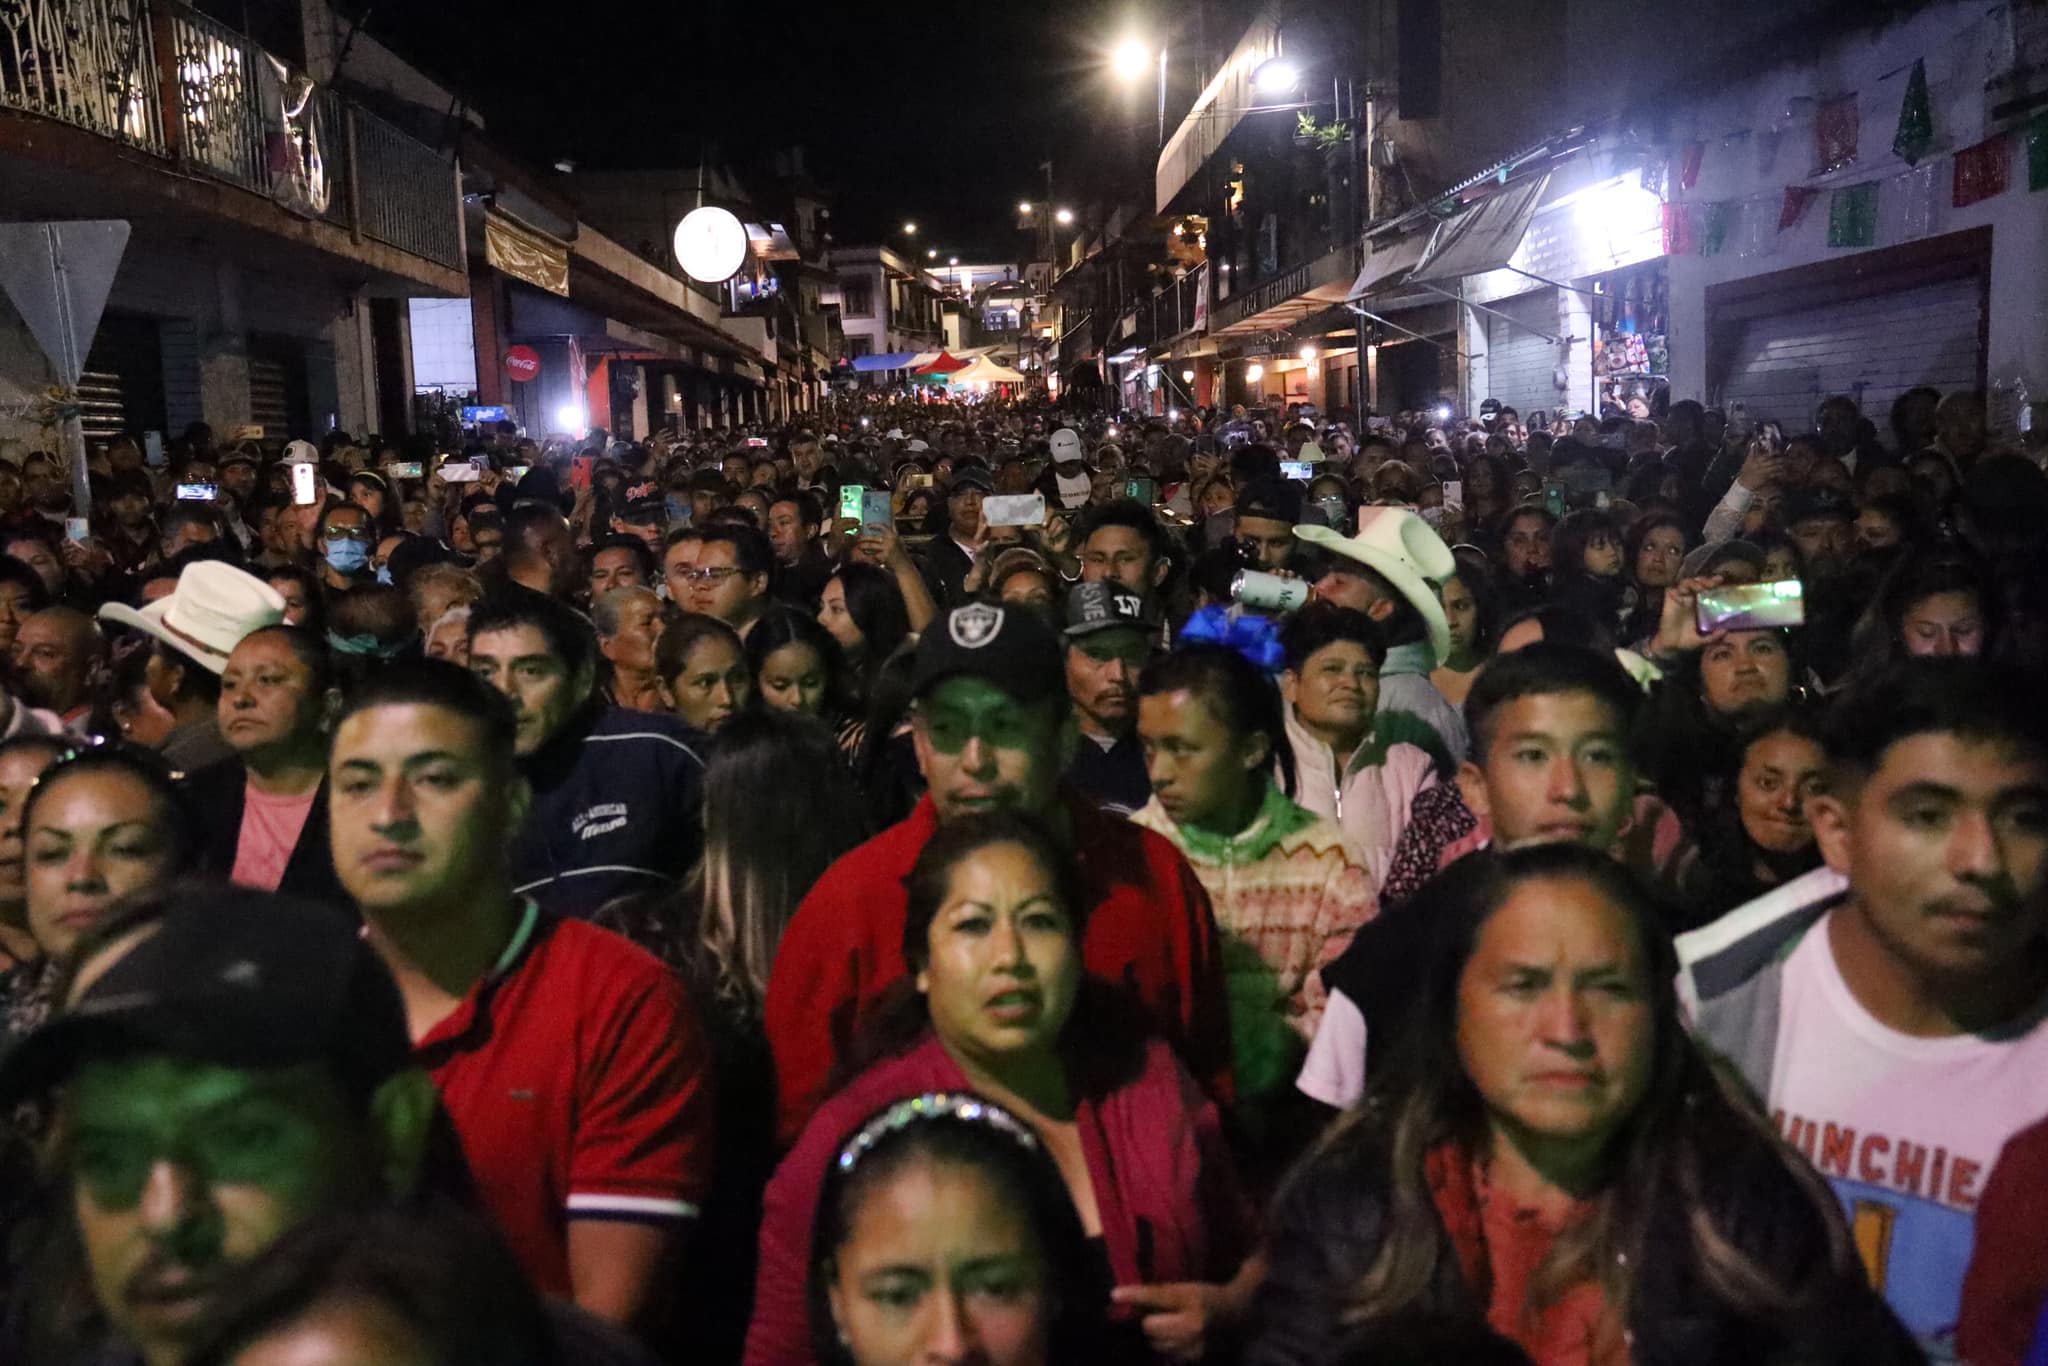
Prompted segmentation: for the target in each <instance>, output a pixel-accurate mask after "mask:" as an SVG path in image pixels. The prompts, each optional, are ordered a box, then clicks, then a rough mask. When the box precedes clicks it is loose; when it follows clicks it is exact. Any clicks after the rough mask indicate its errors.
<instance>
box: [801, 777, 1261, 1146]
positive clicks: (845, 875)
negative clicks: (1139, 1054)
mask: <svg viewBox="0 0 2048 1366" xmlns="http://www.w3.org/2000/svg"><path fill="white" fill-rule="evenodd" d="M1068 810H1069V813H1070V814H1071V817H1072V820H1073V832H1074V844H1075V848H1076V850H1077V854H1078V857H1079V859H1080V873H1081V879H1080V880H1081V893H1082V896H1083V897H1084V898H1085V899H1086V900H1087V901H1088V903H1089V908H1088V912H1087V922H1086V926H1085V928H1084V929H1083V931H1082V942H1081V956H1082V960H1083V962H1084V964H1085V965H1086V967H1087V969H1088V971H1089V972H1090V973H1092V974H1094V975H1095V976H1096V977H1099V978H1102V979H1103V980H1105V981H1107V982H1110V983H1112V984H1114V985H1117V986H1122V987H1126V988H1128V989H1129V990H1130V991H1131V992H1132V993H1133V994H1134V995H1135V996H1136V998H1137V999H1138V1001H1139V1002H1140V1003H1141V1004H1142V1005H1143V1006H1144V1007H1145V1009H1146V1012H1147V1013H1148V1015H1149V1016H1150V1019H1151V1022H1152V1027H1153V1028H1154V1029H1155V1030H1157V1031H1158V1033H1159V1034H1160V1035H1161V1036H1162V1037H1164V1038H1165V1039H1166V1040H1167V1041H1168V1042H1170V1043H1172V1044H1173V1045H1174V1046H1175V1047H1176V1048H1177V1049H1179V1050H1180V1055H1181V1058H1182V1059H1183V1060H1184V1061H1185V1062H1186V1063H1187V1065H1188V1069H1189V1070H1190V1071H1191V1072H1193V1073H1194V1074H1195V1076H1196V1077H1197V1078H1199V1079H1200V1080H1201V1081H1202V1083H1203V1084H1204V1085H1206V1086H1207V1087H1208V1088H1209V1093H1210V1094H1211V1095H1212V1096H1214V1097H1215V1098H1216V1099H1217V1100H1218V1101H1220V1102H1222V1103H1224V1104H1228V1103H1229V1101H1230V1100H1231V1098H1232V1094H1233V1093H1232V1090H1231V1077H1230V1006H1229V1003H1228V998H1227V997H1226V995H1225V994H1224V985H1223V958H1222V951H1221V948H1220V946H1219V944H1218V936H1217V931H1216V913H1215V912H1214V911H1213V910H1212V909H1211V908H1210V906H1209V894H1208V893H1207V892H1205V891H1203V890H1202V884H1201V882H1200V881H1198V880H1197V879H1196V877H1195V870H1194V869H1193V868H1191V867H1190V866H1189V865H1188V861H1187V860H1186V859H1184V858H1182V857H1181V856H1180V851H1179V850H1177V849H1175V848H1174V847H1173V845H1172V844H1170V843H1169V842H1167V841H1166V840H1164V839H1162V838H1160V837H1159V836H1158V835H1155V834H1153V833H1152V832H1151V831H1149V830H1143V829H1140V828H1139V827H1138V826H1135V825H1133V824H1131V823H1130V822H1129V821H1127V820H1125V819H1123V818H1122V817H1121V816H1111V815H1108V814H1106V813H1104V812H1103V811H1101V810H1099V809H1097V808H1096V807H1094V806H1093V805H1090V804H1089V803H1087V802H1086V801H1085V800H1083V799H1080V798H1075V799H1072V800H1070V801H1069V803H1068ZM937 829H938V815H937V813H936V812H935V811H934V810H933V807H932V800H931V798H930V797H926V798H924V799H923V800H922V801H920V802H919V803H918V804H917V809H916V810H914V811H912V812H911V813H910V815H909V816H908V817H907V818H905V819H904V820H903V821H901V822H899V823H898V824H896V825H893V826H891V827H890V828H889V829H887V830H884V831H883V832H882V833H881V834H879V835H877V836H875V837H874V838H873V839H871V840H869V841H868V842H867V843H866V844H863V845H861V846H860V847H859V848H858V849H855V850H853V851H852V852H850V853H848V854H847V855H846V856H845V857H843V858H841V859H840V860H839V861H838V862H837V863H835V864H833V865H832V866H831V867H830V868H828V869H826V870H825V876H823V877H821V878H819V879H818V885H817V886H815V887H813V888H811V891H810V894H809V895H808V896H806V897H805V898H804V900H803V904H802V905H801V906H799V907H797V912H796V915H795V917H794V918H793V919H791V921H790V923H789V929H788V930H787V931H785V932H784V934H783V936H782V944H781V946H780V947H779V948H777V949H776V951H775V969H774V971H773V972H772V973H771V974H770V975H769V979H768V1005H767V1019H766V1024H767V1030H768V1044H769V1047H770V1048H772V1049H773V1050H774V1053H775V1082H776V1132H777V1134H778V1135H779V1136H780V1138H781V1141H782V1142H784V1143H789V1142H792V1141H794V1139H795V1138H796V1136H797V1134H798V1133H799V1132H801V1131H802V1129H803V1126H804V1122H805V1121H806V1120H808V1119H809V1118H810V1117H811V1112H812V1111H813V1110H815V1109H817V1108H818V1104H819V1102H820V1101H822V1100H823V1099H824V1097H825V1085H826V1081H827V1079H828V1078H829V1077H830V1076H831V1075H832V1071H833V1066H834V1064H836V1063H837V1062H838V1061H839V1060H840V1059H841V1058H843V1057H845V1056H846V1054H847V1052H848V1051H849V1049H850V1047H851V1045H852V1042H853V1040H854V1038H855V1036H856V1031H857V1030H858V1029H859V1027H860V1023H861V1018H862V1016H863V1014H864V1013H867V1012H871V1011H872V1010H873V1009H874V1007H875V1005H876V1003H877V1002H878V1000H879V999H880V997H881V996H882V994H883V992H885V991H886V990H887V989H888V988H889V987H890V986H891V985H893V984H894V983H896V982H898V981H900V980H901V979H902V978H903V977H904V976H905V975H906V970H905V968H904V965H903V918H904V914H905V901H906V897H905V894H904V890H903V879H904V878H905V877H906V876H908V875H909V873H910V869H911V865H912V864H914V863H916V862H917V856H918V854H919V852H921V851H922V850H923V849H924V846H925V841H927V840H929V839H930V838H931V837H932V834H933V832H934V831H936V830H937Z"/></svg>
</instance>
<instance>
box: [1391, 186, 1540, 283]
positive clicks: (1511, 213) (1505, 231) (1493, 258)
mask: <svg viewBox="0 0 2048 1366" xmlns="http://www.w3.org/2000/svg"><path fill="white" fill-rule="evenodd" d="M1549 184H1550V177H1549V175H1548V174H1544V175H1537V176H1530V177H1529V178H1528V179H1527V180H1522V181H1517V182H1515V183H1514V184H1511V185H1509V186H1507V187H1506V188H1504V189H1502V190H1501V191H1500V192H1499V193H1497V194H1494V195H1490V196H1488V197H1487V198H1485V199H1483V200H1481V201H1480V202H1479V203H1478V204H1476V205H1474V206H1473V207H1472V208H1469V209H1467V210H1466V211H1465V212H1463V213H1461V214H1459V215H1458V216H1457V217H1456V218H1452V219H1448V220H1446V221H1444V222H1442V223H1439V224H1437V228H1436V231H1435V232H1434V233H1432V234H1431V235H1430V239H1429V249H1428V250H1427V251H1425V252H1423V253H1422V259H1421V260H1420V261H1419V262H1417V263H1416V266H1415V269H1414V271H1413V272H1411V273H1410V274H1409V276H1408V283H1410V284H1418V285H1420V284H1448V283H1449V282H1451V281H1453V280H1462V279H1464V278H1465V277H1466V276H1467V275H1484V274H1485V273H1486V272H1487V271H1489V270H1499V269H1500V268H1501V267H1502V266H1505V265H1506V264H1507V263H1508V260H1509V258H1511V257H1512V256H1513V255H1514V254H1515V249H1516V248H1517V247H1519V246H1521V245H1522V238H1523V237H1524V236H1525V235H1526V234H1527V233H1528V231H1529V220H1530V219H1532V218H1534V217H1535V216H1536V206H1537V204H1539V203H1541V202H1542V199H1543V191H1544V190H1545V189H1546V188H1547V187H1548V186H1549Z"/></svg>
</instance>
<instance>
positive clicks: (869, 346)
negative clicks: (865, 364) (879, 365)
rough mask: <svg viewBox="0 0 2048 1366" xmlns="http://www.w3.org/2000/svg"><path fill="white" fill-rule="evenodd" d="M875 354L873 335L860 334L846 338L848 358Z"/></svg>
mask: <svg viewBox="0 0 2048 1366" xmlns="http://www.w3.org/2000/svg"><path fill="white" fill-rule="evenodd" d="M874 354H875V339H874V338H873V337H867V336H860V337H848V338H847V339H846V358H847V359H848V360H852V359H853V358H854V357H855V356H872V355H874Z"/></svg>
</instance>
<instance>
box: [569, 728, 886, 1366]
mask: <svg viewBox="0 0 2048 1366" xmlns="http://www.w3.org/2000/svg"><path fill="white" fill-rule="evenodd" d="M866 809H867V808H866V805H865V803H864V802H863V801H862V799H861V794H860V790H859V789H858V788H857V787H856V786H855V785H854V782H853V778H852V775H851V774H850V773H848V772H847V770H846V765H845V762H844V760H843V759H842V758H841V757H840V755H839V751H838V746H837V745H836V744H835V743H834V741H833V739H832V736H831V734H830V733H829V732H828V731H826V730H825V728H824V727H823V726H821V725H819V724H818V723H817V722H816V721H814V720H812V719H811V718H809V717H807V716H802V715H798V714H796V713H792V712H788V711H780V710H774V709H763V710H759V711H749V712H747V713H745V714H743V715H740V716H737V717H734V718H733V720H732V721H730V722H729V723H727V724H726V725H725V726H724V727H723V728H722V729H721V730H720V731H719V732H718V743H717V744H716V745H714V746H713V747H712V749H711V755H710V759H709V762H708V763H707V764H706V765H705V769H704V800H703V811H704V846H703V853H702V855H701V856H700V858H699V859H698V861H697V866H696V867H695V868H694V869H693V870H692V871H691V873H690V876H689V879H688V880H687V881H686V882H685V883H684V884H683V886H682V887H681V888H679V889H677V890H676V891H675V892H674V893H673V894H672V895H670V896H668V897H665V898H663V899H661V900H658V901H637V902H624V903H614V904H613V905H611V906H608V907H606V908H605V909H604V910H603V911H601V912H600V913H599V914H598V916H597V921H598V923H599V924H601V925H603V926H604V927H605V928H607V929H613V930H617V931H619V932H620V933H622V934H624V935H625V936H626V937H627V938H629V939H631V940H633V941H634V942H635V943H637V944H639V945H640V946H641V947H642V948H645V949H647V950H649V951H650V952H652V953H653V954H654V955H655V956H656V957H658V958H660V959H661V960H662V961H663V962H665V963H668V964H669V965H670V966H671V967H673V968H675V969H676V971H677V972H678V974H679V975H680V976H681V977H682V978H683V980H684V982H686V983H687V984H688V985H689V987H690V996H691V999H692V1000H693V1001H695V1002H696V1003H697V1009H698V1013H699V1014H700V1015H701V1016H702V1017H703V1019H704V1022H705V1024H706V1026H707V1032H708V1034H709V1036H710V1039H711V1051H712V1057H713V1062H714V1066H715V1068H716V1081H717V1087H716V1089H717V1094H718V1097H719V1108H718V1128H719V1144H718V1155H717V1172H716V1175H715V1179H714V1180H713V1181H712V1185H711V1189H712V1194H711V1197H710V1198H709V1199H708V1200H707V1201H706V1202H705V1205H704V1209H703V1211H702V1213H701V1215H700V1216H699V1219H698V1230H697V1233H696V1235H695V1237H696V1241H697V1245H698V1246H700V1247H711V1248H717V1249H719V1250H720V1251H719V1255H718V1256H717V1257H715V1258H712V1259H708V1260H706V1261H705V1262H704V1263H703V1264H702V1265H701V1266H700V1267H699V1268H697V1269H696V1270H694V1271H693V1272H692V1274H691V1276H690V1277H689V1278H688V1279H687V1281H686V1282H685V1283H684V1284H683V1286H682V1288H681V1290H680V1292H679V1293H680V1295H681V1297H682V1305H681V1307H680V1308H679V1311H678V1313H677V1315H676V1321H677V1322H678V1323H683V1324H688V1325H689V1327H690V1333H691V1340H692V1341H693V1343H695V1344H696V1345H697V1346H698V1347H699V1348H700V1349H701V1354H702V1355H703V1357H704V1359H705V1360H707V1361H734V1360H737V1359H738V1357H739V1353H740V1347H741V1345H742V1343H743V1341H744V1339H745V1335H746V1328H747V1318H746V1306H747V1300H748V1297H749V1295H750V1294H751V1293H752V1289H753V1278H754V1258H753V1253H754V1240H755V1235H756V1232H757V1231H758V1229H759V1227H760V1223H761V1191H762V1188H763V1187H765V1186H766V1185H767V1184H768V1177H769V1175H770V1173H771V1172H772V1170H773V1168H774V1153H775V1112H774V1098H775V1097H774V1089H773V1088H772V1087H767V1086H763V1085H762V1084H761V1079H762V1078H763V1077H766V1076H769V1075H770V1074H771V1073H772V1071H773V1068H774V1060H773V1058H772V1057H771V1056H770V1055H769V1051H768V1039H767V1035H766V1033H765V1032H764V1028H763V1025H762V1008H763V1004H764V1003H765V1001H766V999H767V994H768V974H769V972H770V971H771V970H772V969H773V967H774V965H775V951H776V948H777V947H778V946H779V945H780V944H781V942H782V932H783V931H784V930H785V929H786V928H788V925H789V921H790V917H792V916H794V915H795V914H796V908H797V905H798V903H799V902H801V901H802V900H803V897H804V893H805V892H807V891H809V890H810V888H811V885H812V884H813V883H815V882H816V881H817V880H818V879H819V878H820V877H821V876H823V875H824V872H825V870H826V869H827V868H829V867H831V866H832V864H833V863H834V862H835V861H837V860H838V858H839V857H840V855H842V854H844V853H846V852H847V851H848V850H850V849H852V848H853V847H854V846H855V845H857V844H859V843H860V842H861V841H863V840H865V839H866V838H867V837H868V835H869V833H870V831H869V828H868V824H867V822H866V821H864V820H863V819H862V816H863V813H864V812H865V811H866Z"/></svg>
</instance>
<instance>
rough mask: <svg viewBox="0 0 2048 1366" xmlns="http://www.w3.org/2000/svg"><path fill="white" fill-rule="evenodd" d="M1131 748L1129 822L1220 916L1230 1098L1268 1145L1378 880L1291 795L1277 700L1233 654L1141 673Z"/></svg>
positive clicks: (1214, 649)
mask: <svg viewBox="0 0 2048 1366" xmlns="http://www.w3.org/2000/svg"><path fill="white" fill-rule="evenodd" d="M1138 738H1139V739H1140V740H1142V741H1143V742H1144V746H1145V762H1146V767H1147V768H1148V769H1149V770H1150V773H1151V778H1152V788H1153V795H1152V800H1151V802H1149V803H1148V804H1147V805H1146V806H1145V807H1144V808H1143V809H1142V810H1140V811H1139V812H1138V813H1137V814H1136V815H1135V816H1133V817H1132V818H1131V819H1132V820H1134V821H1136V822H1137V823H1138V824H1139V825H1142V826H1144V827H1146V828H1147V829H1149V830H1155V831H1157V832H1158V833H1160V834H1161V835H1164V836H1165V837H1166V838H1167V839H1169V840H1171V841H1172V842H1173V845H1174V847H1175V848H1176V849H1179V850H1180V851H1181V853H1182V854H1183V855H1185V856H1186V858H1187V860H1188V862H1189V863H1190V864H1192V865H1193V866H1194V870H1195V876H1196V877H1198V878H1200V879H1201V881H1202V886H1203V888H1204V889H1205V890H1206V891H1207V892H1208V893H1209V899H1210V902H1211V903H1212V904H1213V905H1214V906H1215V908H1216V926H1217V928H1218V929H1220V930H1221V931H1222V932H1223V942H1224V945H1225V947H1224V964H1225V967H1224V972H1225V975H1226V979H1227V981H1228V985H1229V990H1230V1029H1231V1038H1232V1045H1233V1047H1232V1054H1233V1061H1234V1064H1235V1075H1236V1079H1237V1099H1238V1102H1239V1105H1240V1107H1249V1112H1243V1111H1242V1110H1241V1113H1244V1118H1246V1119H1247V1120H1248V1121H1250V1125H1249V1127H1251V1128H1252V1129H1253V1130H1254V1132H1253V1134H1252V1135H1251V1137H1252V1139H1253V1141H1254V1142H1255V1143H1260V1145H1261V1146H1266V1145H1265V1144H1264V1143H1262V1142H1261V1140H1268V1139H1280V1138H1281V1137H1282V1136H1281V1135H1279V1134H1276V1133H1272V1132H1270V1129H1269V1126H1270V1125H1271V1124H1272V1123H1273V1122H1274V1121H1275V1120H1277V1115H1275V1114H1272V1113H1265V1112H1270V1111H1275V1110H1278V1109H1284V1108H1285V1107H1284V1106H1282V1105H1281V1104H1280V1102H1284V1101H1286V1100H1288V1099H1289V1098H1290V1096H1291V1095H1292V1093H1293V1091H1294V1078H1295V1075H1296V1074H1297V1073H1299V1072H1300V1070H1301V1060H1302V1057H1303V1056H1304V1055H1305V1054H1306V1053H1307V1051H1308V1042H1309V1040H1310V1039H1312V1038H1314V1037H1315V1032H1316V1025H1317V1024H1318V1023H1319V1022H1320V1021H1321V1019H1322V1014H1323V984H1322V973H1321V970H1322V968H1323V967H1324V965H1325V964H1328V963H1330V962H1332V961H1334V960H1335V959H1336V957H1337V956H1338V955H1339V954H1341V953H1343V952H1344V949H1345V946H1346V945H1348V944H1349V943H1350V942H1351V936H1352V935H1353V934H1355V933H1357V931H1358V927H1359V926H1360V925H1363V924H1364V923H1365V922H1366V921H1368V920H1370V919H1372V917H1373V916H1374V914H1376V913H1377V911H1378V909H1379V903H1378V901H1377V899H1376V898H1375V896H1374V894H1373V879H1372V874H1371V873H1369V872H1368V871H1367V870H1366V868H1365V865H1364V864H1362V863H1360V862H1358V861H1357V860H1356V859H1354V858H1353V857H1352V856H1351V855H1350V853H1349V852H1347V851H1346V849H1345V847H1344V832H1343V831H1342V830H1341V829H1339V828H1338V826H1337V824H1336V822H1334V821H1331V820H1327V819H1324V818H1323V817H1320V816H1317V815H1316V814H1314V813H1313V812H1311V811H1309V810H1307V809H1306V808H1304V807H1302V806H1300V805H1299V804H1297V803H1296V802H1295V801H1294V799H1293V797H1292V796H1291V795H1290V794H1291V792H1292V790H1293V787H1294V755H1293V752H1292V748H1293V747H1292V746H1291V745H1290V744H1289V742H1288V738H1287V724H1286V721H1285V719H1284V715H1283V712H1282V704H1281V701H1280V694H1279V691H1278V690H1277V689H1275V688H1274V686H1273V681H1272V679H1271V678H1269V677H1268V676H1267V675H1266V672H1265V671H1264V670H1263V669H1261V668H1259V666H1258V665H1256V664H1254V663H1252V662H1251V661H1250V660H1248V659H1246V658H1245V657H1244V656H1243V655H1241V654H1239V653H1238V652H1237V651H1236V650H1233V649H1231V648H1229V647H1228V646H1223V645H1184V646H1182V647H1181V648H1180V649H1177V650H1175V651H1174V652H1173V653H1172V654H1169V655H1167V656H1165V657H1164V658H1163V659H1159V660H1156V661H1154V662H1153V663H1152V664H1150V665H1148V666H1146V669H1145V672H1144V674H1143V675H1142V676H1141V677H1140V678H1139V680H1138ZM1276 772H1277V774H1278V778H1279V780H1278V781H1275V774H1276ZM1291 1155H1292V1153H1289V1154H1288V1156H1291ZM1276 1165H1277V1164H1276Z"/></svg>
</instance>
